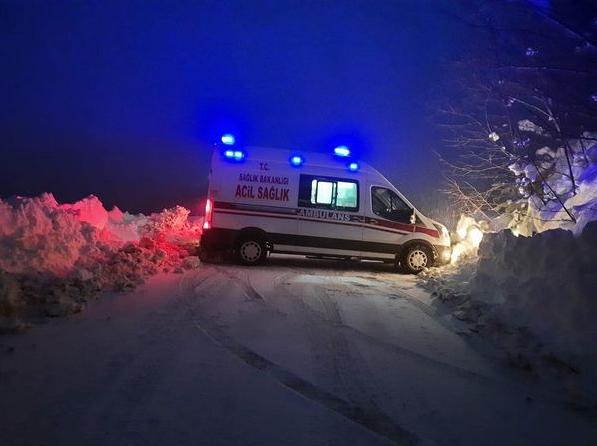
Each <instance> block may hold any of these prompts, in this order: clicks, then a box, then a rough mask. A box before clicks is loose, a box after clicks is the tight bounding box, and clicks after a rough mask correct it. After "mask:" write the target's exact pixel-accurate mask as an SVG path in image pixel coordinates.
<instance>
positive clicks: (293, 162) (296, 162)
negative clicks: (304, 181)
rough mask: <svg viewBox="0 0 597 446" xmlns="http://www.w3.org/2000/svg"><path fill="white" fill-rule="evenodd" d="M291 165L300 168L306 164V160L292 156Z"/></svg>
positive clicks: (298, 156)
mask: <svg viewBox="0 0 597 446" xmlns="http://www.w3.org/2000/svg"><path fill="white" fill-rule="evenodd" d="M289 161H290V165H291V166H293V167H300V166H302V165H303V163H304V162H305V158H303V157H302V156H300V155H292V156H291V157H290V159H289Z"/></svg>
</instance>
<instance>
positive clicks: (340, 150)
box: [334, 146, 350, 156]
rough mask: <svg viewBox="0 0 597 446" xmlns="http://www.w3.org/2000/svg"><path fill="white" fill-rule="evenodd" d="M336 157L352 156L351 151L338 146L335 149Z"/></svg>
mask: <svg viewBox="0 0 597 446" xmlns="http://www.w3.org/2000/svg"><path fill="white" fill-rule="evenodd" d="M334 155H336V156H350V149H349V148H348V147H346V146H338V147H336V148H335V149H334Z"/></svg>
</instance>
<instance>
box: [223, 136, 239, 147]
mask: <svg viewBox="0 0 597 446" xmlns="http://www.w3.org/2000/svg"><path fill="white" fill-rule="evenodd" d="M220 140H221V141H222V144H224V145H227V146H233V145H234V143H235V142H236V139H235V138H234V135H233V134H231V133H226V134H225V135H222V137H221V138H220Z"/></svg>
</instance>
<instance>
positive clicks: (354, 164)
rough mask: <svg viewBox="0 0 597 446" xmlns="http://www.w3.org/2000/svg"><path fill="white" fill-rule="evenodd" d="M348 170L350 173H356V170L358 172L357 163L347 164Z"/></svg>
mask: <svg viewBox="0 0 597 446" xmlns="http://www.w3.org/2000/svg"><path fill="white" fill-rule="evenodd" d="M348 170H350V171H351V172H356V171H357V170H359V163H355V162H352V163H350V164H348Z"/></svg>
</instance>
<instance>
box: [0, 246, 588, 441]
mask: <svg viewBox="0 0 597 446" xmlns="http://www.w3.org/2000/svg"><path fill="white" fill-rule="evenodd" d="M418 280H420V279H418V278H415V277H413V276H405V275H397V274H394V273H392V272H391V270H390V269H389V267H386V266H384V265H377V264H375V265H374V264H367V263H360V264H356V263H337V262H327V261H324V262H318V261H310V260H306V259H295V258H290V257H282V256H280V257H274V258H272V259H271V260H270V263H269V265H266V266H263V267H258V268H245V267H240V266H233V265H203V266H201V267H200V268H198V269H195V270H191V271H187V272H186V273H185V274H183V275H173V274H168V275H164V274H161V275H158V276H155V277H154V278H152V279H150V280H149V281H148V282H147V283H146V284H145V285H143V286H141V287H139V288H138V289H137V290H136V291H134V292H132V293H124V294H122V293H120V294H109V295H106V296H104V297H103V298H102V299H100V300H98V301H94V302H91V303H90V305H89V307H88V309H87V310H86V311H85V312H83V313H81V314H76V315H72V316H69V317H67V318H60V319H52V320H48V322H47V323H46V324H43V325H40V326H37V327H34V328H32V329H31V330H29V331H27V332H25V333H22V334H19V335H8V336H3V337H1V338H0V395H2V398H0V414H1V415H0V423H1V428H0V444H2V445H4V444H10V445H33V444H35V445H43V444H47V445H56V444H61V445H84V444H94V445H102V444H106V445H107V444H110V445H135V444H139V445H141V444H142V445H154V444H155V445H163V444H194V445H195V444H209V445H220V444H227V445H229V444H255V445H263V444H276V445H295V444H296V445H298V444H309V445H328V444H347V443H350V444H363V445H364V444H367V445H377V444H379V445H382V444H442V445H443V444H450V445H458V444H462V445H478V444H484V445H491V444H495V445H503V444H508V445H516V444H521V445H522V444H537V445H539V444H540V445H558V444H575V445H582V444H587V445H588V444H594V439H595V438H597V423H595V418H594V415H592V414H590V413H587V412H582V411H578V410H573V409H572V408H571V407H570V406H569V405H567V404H566V403H565V402H564V401H562V399H561V398H560V397H559V393H558V392H553V391H550V390H549V389H546V388H545V386H540V385H539V384H538V383H537V382H535V381H533V380H532V379H530V378H529V377H527V376H526V375H524V374H523V373H521V372H520V371H518V370H513V369H512V370H509V369H507V368H505V367H504V366H503V365H501V364H498V363H496V362H493V361H492V360H490V359H488V358H490V356H489V355H482V354H481V353H479V350H478V349H476V348H473V347H471V345H472V344H471V343H470V340H469V339H468V338H467V337H463V336H459V335H458V334H457V331H458V330H457V327H455V326H454V323H455V322H452V319H451V318H449V317H448V316H447V315H442V313H441V310H438V309H437V308H438V307H434V306H432V305H431V297H430V296H429V295H428V294H426V292H424V291H422V290H420V289H419V288H418V287H416V283H417V281H418Z"/></svg>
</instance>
